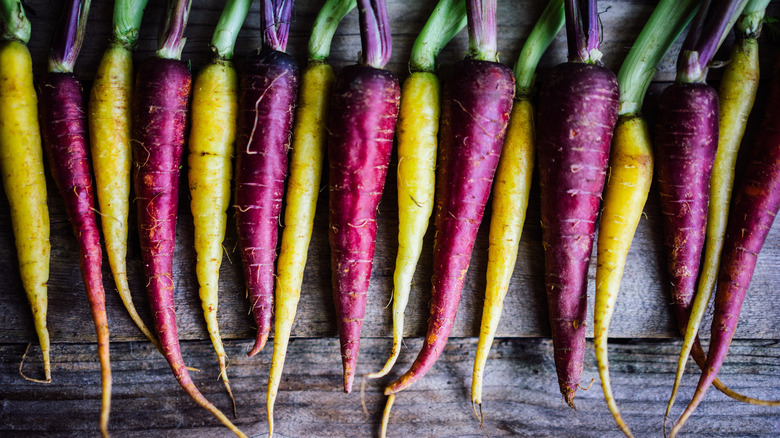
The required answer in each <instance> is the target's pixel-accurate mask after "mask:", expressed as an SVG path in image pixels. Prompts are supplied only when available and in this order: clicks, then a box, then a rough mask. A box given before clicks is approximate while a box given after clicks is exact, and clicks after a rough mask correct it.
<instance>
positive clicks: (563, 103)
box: [537, 0, 619, 408]
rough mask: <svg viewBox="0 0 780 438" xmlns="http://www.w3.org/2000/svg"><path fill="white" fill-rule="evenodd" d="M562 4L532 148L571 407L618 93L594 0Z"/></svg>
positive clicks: (558, 355) (551, 300) (554, 321)
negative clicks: (561, 41)
mask: <svg viewBox="0 0 780 438" xmlns="http://www.w3.org/2000/svg"><path fill="white" fill-rule="evenodd" d="M583 9H584V12H583ZM564 10H565V15H566V36H567V39H568V42H569V63H566V64H560V65H558V66H557V67H555V68H554V69H553V71H552V72H551V74H550V76H549V77H548V78H547V80H546V81H545V83H544V85H543V87H542V89H541V91H540V94H539V119H538V120H539V121H538V127H537V139H538V141H537V151H538V157H539V182H540V189H541V195H542V245H543V247H544V264H545V288H546V290H547V300H548V310H549V314H550V326H551V331H552V339H553V349H554V358H555V368H556V371H557V373H558V385H559V386H560V390H561V394H562V395H563V398H564V401H565V402H566V403H567V404H568V405H569V406H571V407H572V408H573V407H574V402H573V400H574V394H575V393H576V392H577V388H578V387H579V383H580V378H581V377H582V367H583V357H584V353H585V331H586V329H585V318H586V315H587V282H588V262H589V260H590V255H591V250H592V248H593V237H594V233H595V229H596V216H597V215H598V211H599V205H600V204H601V192H602V190H603V189H604V181H605V177H606V172H607V162H608V159H609V150H610V142H611V140H612V130H613V129H614V127H615V123H616V122H617V114H618V96H619V93H618V83H617V78H616V77H615V75H614V73H612V72H611V71H609V70H608V69H606V68H604V67H602V66H601V62H600V58H601V53H600V52H599V32H598V30H599V29H598V25H599V22H598V16H597V13H596V1H595V0H566V2H565V8H564Z"/></svg>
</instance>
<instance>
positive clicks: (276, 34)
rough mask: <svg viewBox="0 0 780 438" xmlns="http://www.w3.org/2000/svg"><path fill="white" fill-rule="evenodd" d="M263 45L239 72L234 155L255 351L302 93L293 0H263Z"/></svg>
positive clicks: (265, 324) (266, 317)
mask: <svg viewBox="0 0 780 438" xmlns="http://www.w3.org/2000/svg"><path fill="white" fill-rule="evenodd" d="M262 4H263V7H262V8H261V16H262V22H263V28H264V29H265V33H264V35H263V36H264V39H263V48H262V49H261V50H260V51H258V53H257V54H256V55H253V56H252V57H251V58H250V59H249V60H248V61H247V62H246V64H245V65H244V69H243V71H242V72H241V79H240V81H241V84H240V95H239V116H238V117H239V118H238V138H237V147H236V152H237V159H236V194H235V204H234V205H235V208H236V225H237V228H238V245H239V248H240V250H241V259H242V261H243V264H244V277H245V280H246V288H247V295H248V296H249V300H250V303H251V308H252V314H253V315H254V318H255V323H256V324H257V337H256V338H255V345H254V346H253V347H252V350H251V351H250V352H249V353H248V354H249V356H253V355H255V354H257V353H258V352H259V351H260V350H262V349H263V347H264V346H265V343H266V341H267V340H268V334H269V333H270V332H271V314H272V312H273V298H274V271H275V269H274V262H275V261H276V242H277V240H278V235H279V214H280V213H281V210H282V195H283V193H284V178H285V176H286V175H287V150H288V149H289V147H290V130H291V128H292V121H293V108H294V106H295V101H296V98H297V95H298V82H299V76H300V75H299V74H298V65H297V64H296V63H295V59H294V58H293V57H292V56H290V55H289V54H287V53H285V52H284V49H285V47H286V46H287V35H288V33H289V26H290V17H291V15H292V7H293V2H292V1H289V0H264V1H263V2H262Z"/></svg>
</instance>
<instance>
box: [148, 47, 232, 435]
mask: <svg viewBox="0 0 780 438" xmlns="http://www.w3.org/2000/svg"><path fill="white" fill-rule="evenodd" d="M191 85H192V76H191V74H190V71H189V68H188V67H187V65H186V64H185V63H184V62H181V61H178V60H173V59H167V58H160V57H152V58H149V59H148V60H146V62H144V63H143V64H141V67H140V68H139V70H138V76H137V79H136V86H135V90H134V96H133V136H132V138H133V142H132V145H133V161H134V163H135V175H134V186H135V196H136V205H137V208H138V228H139V233H140V240H141V260H142V261H143V265H144V275H145V276H146V278H147V285H146V290H147V292H148V294H149V303H150V306H151V310H152V316H153V318H154V327H155V329H156V331H157V337H158V339H159V340H160V344H161V345H162V347H163V355H164V356H165V359H166V360H167V361H168V364H169V365H170V366H171V369H172V370H173V374H174V376H175V377H176V380H177V381H178V382H179V384H180V385H181V386H182V388H184V390H185V391H186V392H187V394H189V395H190V397H192V399H193V400H195V402H196V403H198V405H200V406H202V407H203V408H205V409H206V410H208V411H209V412H211V413H212V414H213V415H214V416H216V417H217V418H218V419H219V420H220V421H221V422H222V423H223V424H224V425H225V426H227V427H228V428H230V430H231V431H233V433H235V434H236V435H238V436H245V435H244V434H243V433H242V432H241V431H240V430H238V428H236V426H235V425H233V423H231V422H230V420H228V419H227V417H226V416H225V415H224V414H223V413H222V412H220V411H219V410H218V409H217V408H216V407H214V405H212V404H211V403H210V402H209V401H208V400H206V398H205V397H204V396H203V394H201V393H200V391H199V390H198V388H197V387H195V384H194V383H193V382H192V379H191V378H190V375H189V372H188V371H187V368H186V367H185V365H184V359H183V358H182V355H181V349H180V346H179V339H178V331H177V328H176V312H175V306H174V300H173V296H174V282H173V253H174V247H175V239H176V213H177V207H178V200H179V169H180V167H181V164H182V153H183V151H184V135H185V128H186V126H187V110H188V102H189V97H190V89H191Z"/></svg>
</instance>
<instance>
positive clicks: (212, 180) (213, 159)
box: [187, 61, 238, 412]
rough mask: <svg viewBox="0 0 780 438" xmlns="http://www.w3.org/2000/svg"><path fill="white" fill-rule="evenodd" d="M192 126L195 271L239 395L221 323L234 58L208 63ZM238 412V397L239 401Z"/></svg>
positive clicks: (198, 83)
mask: <svg viewBox="0 0 780 438" xmlns="http://www.w3.org/2000/svg"><path fill="white" fill-rule="evenodd" d="M192 89H193V90H192V91H193V93H192V130H191V131H190V137H189V156H188V160H187V163H188V165H189V184H190V196H191V197H192V200H191V201H190V209H191V210H192V219H193V223H194V227H195V252H196V254H197V262H196V265H195V273H196V275H197V277H198V284H199V285H200V289H199V293H200V300H201V305H202V307H203V315H204V317H205V319H206V328H207V330H208V333H209V337H210V338H211V343H212V344H213V345H214V350H215V351H216V353H217V360H218V361H219V372H220V376H221V377H222V381H223V382H224V383H225V388H226V389H227V391H228V394H229V395H230V398H231V399H233V392H232V391H231V389H230V380H229V379H228V376H227V355H226V354H225V349H224V347H223V345H222V338H221V337H220V335H219V327H218V324H217V306H218V305H219V295H218V291H219V267H220V265H221V264H222V251H223V250H222V242H223V240H225V227H226V225H227V213H226V212H227V208H228V206H229V205H230V181H231V178H232V175H233V172H232V169H233V166H232V157H233V151H234V148H235V141H236V124H237V116H238V76H237V74H236V71H235V69H234V68H233V66H232V64H231V63H230V62H228V61H223V62H214V63H211V64H209V65H208V66H206V68H204V69H203V70H202V71H201V72H200V73H199V74H198V76H197V78H196V79H195V84H194V85H193V87H192ZM233 410H234V412H235V401H234V402H233Z"/></svg>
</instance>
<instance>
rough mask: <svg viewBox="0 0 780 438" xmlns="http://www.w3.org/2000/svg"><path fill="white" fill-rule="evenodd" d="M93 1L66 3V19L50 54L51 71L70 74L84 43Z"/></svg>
mask: <svg viewBox="0 0 780 438" xmlns="http://www.w3.org/2000/svg"><path fill="white" fill-rule="evenodd" d="M90 1H91V0H68V1H67V2H66V3H65V19H64V20H63V21H61V22H60V24H59V30H57V32H56V33H55V35H57V38H55V39H54V43H53V44H52V50H51V52H50V54H49V71H50V72H57V73H70V72H72V71H73V65H74V64H75V63H76V58H78V56H79V51H80V50H81V43H82V42H83V41H84V29H85V27H86V25H87V14H88V13H89V4H90Z"/></svg>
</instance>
